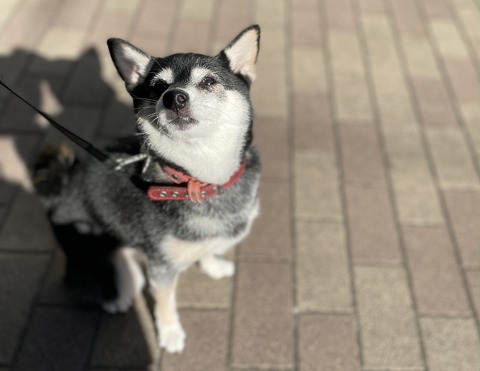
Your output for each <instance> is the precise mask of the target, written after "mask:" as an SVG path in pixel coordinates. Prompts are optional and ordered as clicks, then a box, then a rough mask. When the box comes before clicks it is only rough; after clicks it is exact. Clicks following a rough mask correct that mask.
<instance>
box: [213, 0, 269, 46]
mask: <svg viewBox="0 0 480 371" xmlns="http://www.w3.org/2000/svg"><path fill="white" fill-rule="evenodd" d="M217 6H218V9H217V11H218V14H217V15H216V16H215V17H216V19H215V21H216V22H217V27H216V30H215V45H216V46H218V48H215V52H218V50H220V49H222V48H224V47H225V46H226V45H227V44H228V43H229V42H230V41H231V39H232V38H233V37H235V35H237V34H238V33H239V32H240V31H242V30H243V29H245V28H246V27H248V26H249V25H250V24H251V23H253V20H252V13H253V11H252V4H251V3H250V2H248V1H235V0H222V1H221V2H220V3H219V4H218V5H217ZM261 48H263V42H262V46H261Z"/></svg>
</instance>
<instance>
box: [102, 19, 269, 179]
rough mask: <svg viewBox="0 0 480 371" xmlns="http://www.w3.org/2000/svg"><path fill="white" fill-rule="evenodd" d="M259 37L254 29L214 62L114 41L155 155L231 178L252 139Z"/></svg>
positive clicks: (197, 173) (206, 174)
mask: <svg viewBox="0 0 480 371" xmlns="http://www.w3.org/2000/svg"><path fill="white" fill-rule="evenodd" d="M259 40H260V28H259V27H258V26H251V27H249V28H247V29H245V30H244V31H242V32H241V33H240V34H239V35H238V36H237V37H236V38H235V39H234V40H233V41H232V42H231V43H230V44H229V45H228V46H227V47H226V48H225V49H224V50H222V51H221V52H220V53H219V54H218V55H216V56H214V57H209V56H205V55H201V54H193V53H187V54H173V55H170V56H167V57H164V58H154V57H151V56H150V55H148V54H147V53H145V52H144V51H142V50H140V49H138V48H137V47H135V46H133V45H132V44H130V43H128V42H126V41H124V40H120V39H109V40H108V46H109V50H110V54H111V56H112V59H113V62H114V64H115V66H116V68H117V70H118V73H119V75H120V77H121V78H122V79H123V80H124V81H125V86H126V88H127V91H128V92H129V93H130V95H131V96H132V98H133V102H134V108H135V112H136V115H137V125H138V130H139V131H140V132H141V133H142V134H144V137H145V140H146V144H147V145H148V146H149V147H150V149H151V150H153V151H154V152H155V153H156V154H157V155H158V156H159V157H162V158H164V159H165V160H167V161H169V162H171V163H173V164H177V165H178V166H180V167H182V168H183V169H185V170H186V171H187V172H188V173H190V175H192V176H194V177H196V178H197V179H199V180H201V181H204V182H208V183H214V184H222V183H224V182H226V181H227V180H228V179H229V177H230V176H231V175H232V174H233V173H234V172H235V171H236V170H237V169H238V167H239V166H240V163H241V161H242V157H243V155H244V153H245V150H246V148H247V147H248V146H249V145H250V143H251V140H252V107H251V103H250V96H249V88H250V85H251V83H252V82H253V80H254V79H255V62H256V59H257V54H258V49H259Z"/></svg>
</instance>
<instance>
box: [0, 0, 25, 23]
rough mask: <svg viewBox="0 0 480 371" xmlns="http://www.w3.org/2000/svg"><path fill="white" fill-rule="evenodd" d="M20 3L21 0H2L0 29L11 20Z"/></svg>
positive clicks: (0, 5)
mask: <svg viewBox="0 0 480 371" xmlns="http://www.w3.org/2000/svg"><path fill="white" fill-rule="evenodd" d="M20 3H21V1H20V0H5V1H2V3H1V4H0V29H1V28H2V27H3V26H4V25H5V24H6V23H7V22H8V21H9V20H10V17H11V16H12V15H13V14H14V12H15V10H16V9H17V7H18V6H19V5H20Z"/></svg>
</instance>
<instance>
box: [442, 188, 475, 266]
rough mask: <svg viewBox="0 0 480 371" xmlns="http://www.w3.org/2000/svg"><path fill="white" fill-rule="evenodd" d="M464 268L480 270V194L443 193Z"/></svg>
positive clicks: (466, 192) (467, 192)
mask: <svg viewBox="0 0 480 371" xmlns="http://www.w3.org/2000/svg"><path fill="white" fill-rule="evenodd" d="M443 194H444V197H445V201H446V205H447V210H448V214H449V218H450V221H451V223H452V227H453V231H454V233H455V239H456V241H457V243H458V248H459V250H460V256H461V258H462V264H463V266H464V267H470V268H480V193H479V192H474V191H446V192H443Z"/></svg>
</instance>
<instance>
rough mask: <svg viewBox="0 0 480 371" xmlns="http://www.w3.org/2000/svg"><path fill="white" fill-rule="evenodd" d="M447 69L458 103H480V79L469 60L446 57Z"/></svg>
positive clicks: (444, 59)
mask: <svg viewBox="0 0 480 371" xmlns="http://www.w3.org/2000/svg"><path fill="white" fill-rule="evenodd" d="M443 61H444V63H445V68H446V71H447V75H448V77H449V80H450V83H451V84H452V87H453V91H454V93H455V97H456V99H457V101H458V102H459V103H460V104H462V103H470V102H471V103H474V102H476V103H478V102H479V101H480V77H479V76H478V74H477V71H476V69H475V66H474V64H473V63H472V61H471V60H469V59H466V58H465V59H464V58H452V57H444V58H443Z"/></svg>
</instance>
